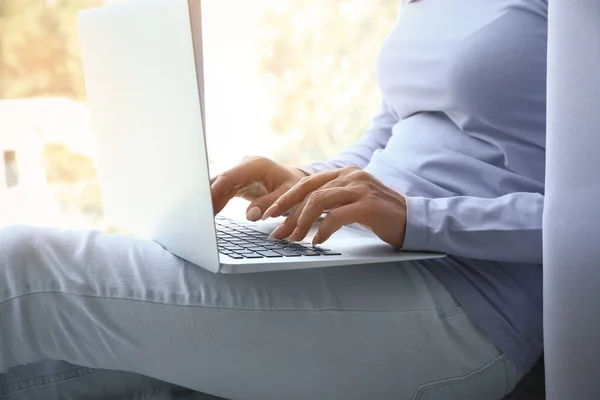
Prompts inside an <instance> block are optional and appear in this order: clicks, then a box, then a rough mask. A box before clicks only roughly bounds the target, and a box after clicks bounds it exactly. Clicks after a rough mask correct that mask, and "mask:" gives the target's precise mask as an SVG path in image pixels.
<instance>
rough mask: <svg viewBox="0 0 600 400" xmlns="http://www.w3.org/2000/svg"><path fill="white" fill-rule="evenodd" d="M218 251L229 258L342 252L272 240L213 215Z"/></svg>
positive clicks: (317, 254)
mask: <svg viewBox="0 0 600 400" xmlns="http://www.w3.org/2000/svg"><path fill="white" fill-rule="evenodd" d="M215 224H216V227H217V246H218V249H219V253H221V254H224V255H226V256H229V257H231V258H234V259H237V260H240V259H245V258H247V259H255V258H283V257H325V256H340V255H341V253H338V252H336V251H333V250H330V249H326V248H324V247H320V246H313V245H312V244H310V243H306V242H290V241H287V240H271V239H269V235H267V234H266V233H263V232H259V231H257V230H254V229H252V228H249V227H248V226H247V225H245V224H244V223H242V222H238V221H235V220H231V219H229V218H226V217H221V216H217V217H215Z"/></svg>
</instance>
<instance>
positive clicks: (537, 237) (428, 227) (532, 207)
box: [403, 193, 544, 264]
mask: <svg viewBox="0 0 600 400" xmlns="http://www.w3.org/2000/svg"><path fill="white" fill-rule="evenodd" d="M406 203H407V204H406V206H407V221H406V234H405V238H404V246H403V249H404V250H426V251H437V252H441V253H446V254H451V255H456V256H461V257H467V258H474V259H483V260H491V261H507V262H517V263H537V264H541V263H542V214H543V207H544V196H543V195H542V194H540V193H511V194H508V195H505V196H502V197H498V198H493V199H487V198H478V197H450V198H438V199H428V198H423V197H406Z"/></svg>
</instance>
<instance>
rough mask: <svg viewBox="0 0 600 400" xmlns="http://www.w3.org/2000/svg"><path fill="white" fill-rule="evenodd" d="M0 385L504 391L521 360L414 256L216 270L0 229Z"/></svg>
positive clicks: (107, 239)
mask: <svg viewBox="0 0 600 400" xmlns="http://www.w3.org/2000/svg"><path fill="white" fill-rule="evenodd" d="M0 374H3V375H0V399H2V400H8V399H10V400H17V399H18V400H21V399H40V398H41V399H61V400H63V399H84V398H85V399H111V398H118V399H120V398H122V396H123V395H124V394H127V393H132V392H134V391H137V390H140V389H143V388H146V387H151V386H152V387H160V386H161V385H166V384H167V382H168V383H169V384H172V385H178V386H180V387H185V388H189V389H193V390H195V391H199V392H203V393H206V394H210V395H214V396H219V397H222V398H226V399H257V400H258V399H260V400H270V399H274V400H287V399H327V400H335V399H344V400H352V399H382V400H385V399H419V400H428V399H443V400H453V399H460V400H468V399H476V400H481V399H486V400H488V399H489V400H494V399H501V398H502V397H503V396H504V395H505V394H507V393H508V392H510V391H511V390H512V389H513V388H514V386H515V385H516V383H517V382H518V380H519V379H520V378H521V376H522V375H521V373H520V372H518V370H517V369H516V368H515V366H514V365H513V364H512V363H511V362H510V360H508V359H507V358H506V356H505V355H504V354H503V353H502V352H501V351H499V350H498V348H496V347H495V346H494V345H493V344H492V343H491V342H490V341H489V340H488V339H487V338H486V337H485V336H484V335H483V334H482V333H481V332H480V331H479V330H478V329H477V328H476V327H475V326H474V325H473V324H472V323H471V322H470V320H469V318H468V316H467V315H466V314H465V313H464V312H463V310H462V308H461V306H460V305H459V304H458V303H457V302H456V300H455V299H454V298H453V297H452V296H451V295H450V294H449V293H448V292H447V291H446V290H445V289H444V287H443V286H442V285H441V284H440V283H439V282H438V281H437V280H436V279H435V278H434V277H433V276H432V275H431V274H430V273H429V272H428V271H427V270H426V269H425V268H424V267H422V266H420V265H419V264H418V263H417V262H405V263H390V264H381V265H370V266H348V267H338V268H322V269H311V270H299V271H282V272H271V273H258V274H241V275H219V274H212V273H210V272H207V271H205V270H204V269H202V268H200V267H198V266H195V265H192V264H190V263H188V262H186V261H184V260H182V259H180V258H178V257H176V256H174V255H172V254H170V253H168V252H167V251H165V250H164V249H163V248H162V247H160V246H159V245H157V244H155V243H152V242H149V241H144V240H139V239H133V238H128V237H124V236H120V235H105V234H102V233H99V232H94V231H80V232H76V231H67V230H58V229H42V228H29V227H13V228H8V229H5V230H0Z"/></svg>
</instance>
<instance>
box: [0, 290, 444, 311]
mask: <svg viewBox="0 0 600 400" xmlns="http://www.w3.org/2000/svg"><path fill="white" fill-rule="evenodd" d="M44 294H48V295H66V296H74V297H82V298H89V299H101V300H118V301H131V302H136V303H147V304H156V305H163V306H169V307H185V308H206V309H215V310H231V311H257V312H328V311H335V312H364V313H379V314H386V313H391V314H397V313H417V312H418V313H430V312H437V310H435V308H431V309H422V310H368V309H354V308H345V309H341V308H315V309H298V308H273V309H260V308H241V307H225V306H206V305H201V304H177V303H166V302H163V301H157V300H140V299H132V298H126V297H110V296H99V295H89V294H79V293H69V292H61V291H42V292H34V293H26V294H21V295H18V296H15V297H11V298H9V299H6V300H3V301H0V306H3V305H4V304H7V303H10V302H12V301H14V300H19V299H22V298H24V297H33V296H37V295H44Z"/></svg>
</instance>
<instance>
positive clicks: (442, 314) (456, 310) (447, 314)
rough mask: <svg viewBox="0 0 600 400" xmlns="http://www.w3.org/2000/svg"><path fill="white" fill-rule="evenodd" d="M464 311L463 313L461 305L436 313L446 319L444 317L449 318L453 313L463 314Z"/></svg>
mask: <svg viewBox="0 0 600 400" xmlns="http://www.w3.org/2000/svg"><path fill="white" fill-rule="evenodd" d="M464 313H465V310H463V308H462V307H456V308H453V309H450V310H447V311H444V312H441V313H439V314H438V315H439V317H440V318H441V319H446V318H450V317H451V316H453V315H456V314H464Z"/></svg>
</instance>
